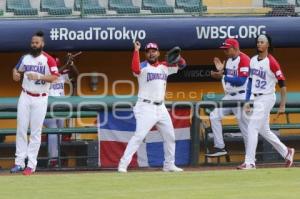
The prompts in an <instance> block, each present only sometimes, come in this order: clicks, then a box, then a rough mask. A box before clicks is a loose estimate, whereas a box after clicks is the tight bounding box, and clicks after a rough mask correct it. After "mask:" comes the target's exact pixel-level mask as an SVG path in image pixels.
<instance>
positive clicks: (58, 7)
mask: <svg viewBox="0 0 300 199" xmlns="http://www.w3.org/2000/svg"><path fill="white" fill-rule="evenodd" d="M40 5H41V11H42V12H48V14H49V15H71V13H72V9H71V8H67V7H66V4H65V1H64V0H41V4H40Z"/></svg>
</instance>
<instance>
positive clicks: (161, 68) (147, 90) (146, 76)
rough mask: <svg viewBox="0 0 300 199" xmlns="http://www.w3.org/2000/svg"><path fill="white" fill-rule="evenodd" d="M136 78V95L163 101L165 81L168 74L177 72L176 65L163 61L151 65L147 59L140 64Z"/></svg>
mask: <svg viewBox="0 0 300 199" xmlns="http://www.w3.org/2000/svg"><path fill="white" fill-rule="evenodd" d="M140 68H141V69H140V70H141V72H140V74H135V75H136V76H137V78H138V83H139V92H138V97H139V98H142V99H148V100H153V101H163V100H164V99H165V93H166V82H167V78H168V76H169V75H171V74H174V73H177V71H178V69H179V67H178V66H166V64H165V63H164V62H159V63H157V64H155V65H151V64H150V63H148V62H147V61H144V62H142V63H141V64H140Z"/></svg>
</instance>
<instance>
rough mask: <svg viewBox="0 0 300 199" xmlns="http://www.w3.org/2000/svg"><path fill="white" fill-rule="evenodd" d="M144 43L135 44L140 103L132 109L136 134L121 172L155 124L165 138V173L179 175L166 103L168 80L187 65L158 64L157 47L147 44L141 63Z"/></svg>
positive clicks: (171, 125)
mask: <svg viewBox="0 0 300 199" xmlns="http://www.w3.org/2000/svg"><path fill="white" fill-rule="evenodd" d="M140 47H141V44H140V43H139V42H135V43H134V54H133V60H132V67H131V69H132V72H133V73H134V75H135V76H136V77H137V79H138V84H139V91H138V101H137V103H136V105H135V107H134V109H133V111H134V115H135V118H136V131H135V134H134V136H133V137H132V138H131V139H130V141H129V143H128V145H127V147H126V150H125V152H124V154H123V157H122V158H121V160H120V163H119V166H118V171H119V172H127V167H128V165H129V163H130V162H131V159H132V156H133V155H134V153H135V152H136V151H137V149H138V147H139V146H140V144H141V143H142V142H143V140H144V138H145V137H146V135H147V133H148V132H149V131H150V130H151V128H152V127H153V126H154V125H155V126H156V128H157V129H158V130H159V132H160V133H161V135H162V136H163V139H164V156H165V161H164V166H163V171H165V172H168V171H170V172H180V171H183V170H182V169H181V168H178V167H177V166H175V134H174V127H173V124H172V121H171V117H170V115H169V113H168V111H167V108H166V106H165V104H164V98H165V92H166V82H167V77H168V76H169V75H171V74H174V73H177V71H178V69H181V68H183V67H185V66H186V62H185V60H184V59H183V58H180V60H179V62H178V64H176V65H169V64H168V63H166V62H159V61H158V57H159V55H160V53H159V49H158V45H157V44H155V43H148V44H147V45H146V48H145V51H146V52H145V56H146V61H143V62H140V56H139V50H140Z"/></svg>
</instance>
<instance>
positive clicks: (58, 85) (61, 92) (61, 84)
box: [49, 73, 69, 96]
mask: <svg viewBox="0 0 300 199" xmlns="http://www.w3.org/2000/svg"><path fill="white" fill-rule="evenodd" d="M67 81H69V75H68V73H61V74H60V76H59V77H58V78H57V80H56V81H55V82H53V83H52V84H51V86H50V90H49V96H65V83H66V82H67Z"/></svg>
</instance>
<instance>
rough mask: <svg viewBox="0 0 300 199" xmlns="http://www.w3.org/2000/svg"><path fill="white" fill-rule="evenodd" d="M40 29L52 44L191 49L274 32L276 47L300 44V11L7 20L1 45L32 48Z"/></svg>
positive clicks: (247, 41) (1, 24)
mask: <svg viewBox="0 0 300 199" xmlns="http://www.w3.org/2000/svg"><path fill="white" fill-rule="evenodd" d="M37 30H43V31H44V32H45V34H46V50H49V51H73V50H74V51H76V50H130V49H132V41H134V40H139V41H141V42H142V44H145V43H147V42H157V43H158V44H159V45H160V48H161V49H165V50H166V49H170V48H172V47H174V46H176V45H178V46H180V47H182V48H183V49H188V50H197V49H214V48H218V47H219V46H220V44H221V43H222V41H223V40H224V39H225V38H227V37H232V38H237V39H238V40H239V41H240V43H241V47H242V48H252V47H254V45H255V44H254V38H255V37H256V36H257V35H258V34H260V33H268V34H270V35H271V36H272V38H273V44H274V46H275V47H300V37H299V33H300V17H293V18H291V17H260V18H259V17H253V18H242V17H234V18H226V17H223V18H206V17H181V18H176V17H174V18H142V17H139V18H100V19H63V20H40V19H37V20H1V21H0V43H1V45H0V51H2V52H9V51H24V50H28V49H29V45H30V38H31V36H32V34H34V33H35V32H36V31H37Z"/></svg>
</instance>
